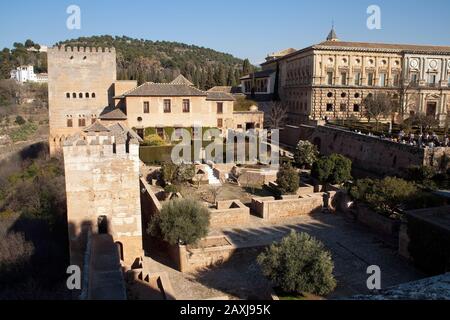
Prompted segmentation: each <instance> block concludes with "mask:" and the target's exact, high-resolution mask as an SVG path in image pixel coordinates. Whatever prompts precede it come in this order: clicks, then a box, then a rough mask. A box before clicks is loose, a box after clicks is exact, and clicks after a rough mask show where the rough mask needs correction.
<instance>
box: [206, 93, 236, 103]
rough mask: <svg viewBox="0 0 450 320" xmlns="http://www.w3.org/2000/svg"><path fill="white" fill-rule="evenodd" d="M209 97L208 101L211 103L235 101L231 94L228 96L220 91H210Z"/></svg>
mask: <svg viewBox="0 0 450 320" xmlns="http://www.w3.org/2000/svg"><path fill="white" fill-rule="evenodd" d="M207 94H208V96H207V97H206V100H211V101H234V100H235V99H234V98H233V96H232V95H231V94H228V93H226V92H219V91H210V92H207Z"/></svg>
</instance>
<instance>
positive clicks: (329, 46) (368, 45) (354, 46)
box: [261, 41, 450, 66]
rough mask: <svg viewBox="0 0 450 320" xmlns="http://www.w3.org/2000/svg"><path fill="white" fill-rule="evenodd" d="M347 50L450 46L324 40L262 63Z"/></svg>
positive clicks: (426, 50)
mask: <svg viewBox="0 0 450 320" xmlns="http://www.w3.org/2000/svg"><path fill="white" fill-rule="evenodd" d="M314 49H316V50H346V51H369V52H391V53H418V54H421V53H423V54H450V46H432V45H414V44H395V43H372V42H350V41H324V42H321V43H318V44H315V45H312V46H309V47H306V48H303V49H300V50H297V51H295V52H293V53H289V54H287V55H285V56H283V57H279V58H277V59H274V60H270V61H266V62H264V63H261V65H262V66H264V65H268V64H271V63H273V62H274V61H279V60H283V59H286V58H290V57H292V56H295V55H297V54H299V53H304V52H307V51H310V50H314Z"/></svg>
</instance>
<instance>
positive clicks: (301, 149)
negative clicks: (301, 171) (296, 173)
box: [294, 140, 319, 167]
mask: <svg viewBox="0 0 450 320" xmlns="http://www.w3.org/2000/svg"><path fill="white" fill-rule="evenodd" d="M318 157H319V151H318V150H317V146H315V145H314V144H312V143H311V142H309V141H303V140H300V141H299V142H298V144H297V147H296V148H295V152H294V161H295V164H296V165H297V166H298V167H303V166H306V167H311V166H312V165H313V164H314V162H316V161H317V158H318Z"/></svg>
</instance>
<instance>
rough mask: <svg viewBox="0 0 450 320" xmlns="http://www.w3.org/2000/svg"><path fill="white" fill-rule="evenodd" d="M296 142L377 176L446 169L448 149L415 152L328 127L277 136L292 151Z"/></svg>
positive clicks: (293, 128)
mask: <svg viewBox="0 0 450 320" xmlns="http://www.w3.org/2000/svg"><path fill="white" fill-rule="evenodd" d="M299 140H309V141H310V142H312V143H314V144H315V145H317V146H318V148H319V150H320V152H321V154H324V155H330V154H332V153H339V154H342V155H344V156H346V157H348V158H350V159H351V160H352V161H353V164H354V165H355V166H356V167H358V168H363V169H365V170H369V171H372V172H375V173H377V174H398V173H399V172H402V171H404V170H405V169H407V168H408V167H411V166H422V165H427V166H433V167H435V168H441V167H443V166H444V167H445V166H446V167H447V168H448V166H449V164H450V163H449V161H446V159H447V160H448V159H450V148H448V147H447V148H444V147H436V148H424V149H423V148H417V147H414V146H409V145H404V144H400V143H396V142H392V141H388V140H382V139H380V138H379V137H374V136H367V135H363V134H358V133H355V132H351V131H348V130H343V129H339V128H333V127H329V126H317V127H313V126H307V125H301V126H299V127H296V126H286V128H285V129H284V130H282V132H280V142H281V143H283V144H285V145H288V146H291V147H295V146H296V144H297V143H298V141H299Z"/></svg>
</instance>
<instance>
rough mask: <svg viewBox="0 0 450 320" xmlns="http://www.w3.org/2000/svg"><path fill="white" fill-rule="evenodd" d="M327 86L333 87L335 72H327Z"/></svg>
mask: <svg viewBox="0 0 450 320" xmlns="http://www.w3.org/2000/svg"><path fill="white" fill-rule="evenodd" d="M327 84H328V85H329V86H332V85H333V72H327Z"/></svg>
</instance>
